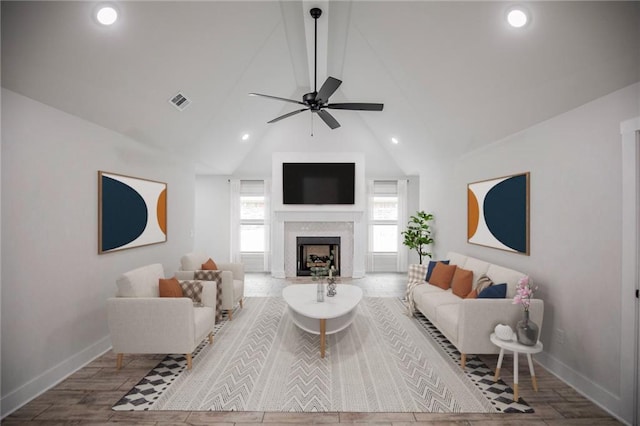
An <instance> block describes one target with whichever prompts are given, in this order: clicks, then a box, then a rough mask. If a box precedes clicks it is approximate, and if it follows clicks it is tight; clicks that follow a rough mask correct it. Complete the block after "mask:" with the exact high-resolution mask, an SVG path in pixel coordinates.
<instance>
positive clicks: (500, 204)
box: [467, 172, 529, 255]
mask: <svg viewBox="0 0 640 426" xmlns="http://www.w3.org/2000/svg"><path fill="white" fill-rule="evenodd" d="M467 242H469V243H470V244H478V245H481V246H486V247H493V248H497V249H501V250H506V251H510V252H514V253H520V254H526V255H529V173H528V172H527V173H521V174H517V175H511V176H505V177H501V178H496V179H490V180H484V181H480V182H474V183H470V184H469V185H467Z"/></svg>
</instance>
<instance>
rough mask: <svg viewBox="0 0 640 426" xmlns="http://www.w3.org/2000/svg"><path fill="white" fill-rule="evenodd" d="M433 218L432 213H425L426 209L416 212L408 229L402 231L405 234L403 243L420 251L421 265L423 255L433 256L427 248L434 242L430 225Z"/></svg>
mask: <svg viewBox="0 0 640 426" xmlns="http://www.w3.org/2000/svg"><path fill="white" fill-rule="evenodd" d="M432 220H433V215H432V214H431V213H425V212H424V211H419V212H416V214H415V215H413V216H411V217H410V218H409V223H408V224H407V230H406V231H402V232H401V234H402V235H403V236H404V241H403V242H402V244H404V245H405V246H407V247H409V248H410V249H411V250H415V251H416V252H417V253H418V256H419V257H420V264H421V265H422V258H423V257H425V256H428V257H431V252H429V251H427V250H428V249H429V245H431V244H433V238H431V227H430V225H429V222H430V221H432Z"/></svg>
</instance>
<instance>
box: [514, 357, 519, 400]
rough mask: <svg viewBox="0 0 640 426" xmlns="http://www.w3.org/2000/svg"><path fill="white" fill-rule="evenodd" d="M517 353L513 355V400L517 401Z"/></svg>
mask: <svg viewBox="0 0 640 426" xmlns="http://www.w3.org/2000/svg"><path fill="white" fill-rule="evenodd" d="M518 355H519V354H518V352H514V353H513V400H514V401H517V400H518Z"/></svg>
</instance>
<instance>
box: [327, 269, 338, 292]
mask: <svg viewBox="0 0 640 426" xmlns="http://www.w3.org/2000/svg"><path fill="white" fill-rule="evenodd" d="M335 270H336V268H335V267H334V266H331V269H329V278H327V296H329V297H333V296H335V295H336V294H337V291H336V277H334V276H333V273H334V271H335Z"/></svg>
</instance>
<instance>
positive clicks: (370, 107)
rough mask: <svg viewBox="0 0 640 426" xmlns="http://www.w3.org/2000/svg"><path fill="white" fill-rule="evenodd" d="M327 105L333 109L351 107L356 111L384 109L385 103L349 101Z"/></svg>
mask: <svg viewBox="0 0 640 426" xmlns="http://www.w3.org/2000/svg"><path fill="white" fill-rule="evenodd" d="M326 107H327V108H331V109H351V110H355V111H382V108H383V107H384V104H368V103H357V102H349V103H338V104H329V105H327V106H326Z"/></svg>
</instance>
